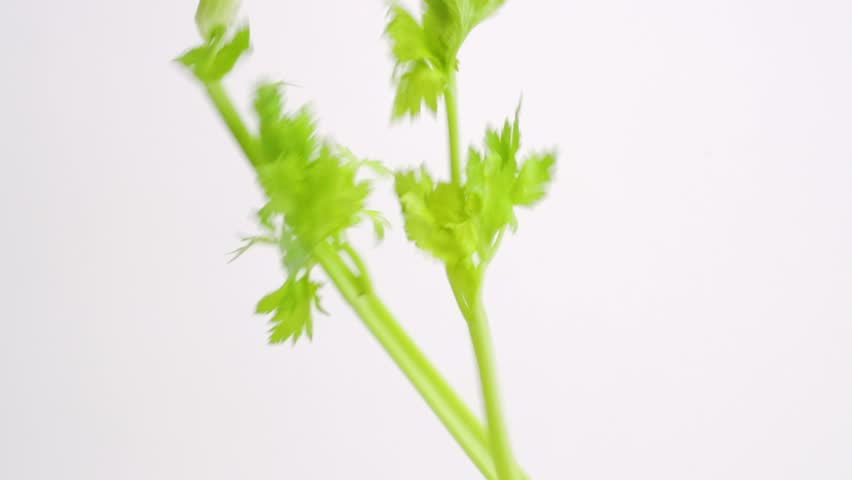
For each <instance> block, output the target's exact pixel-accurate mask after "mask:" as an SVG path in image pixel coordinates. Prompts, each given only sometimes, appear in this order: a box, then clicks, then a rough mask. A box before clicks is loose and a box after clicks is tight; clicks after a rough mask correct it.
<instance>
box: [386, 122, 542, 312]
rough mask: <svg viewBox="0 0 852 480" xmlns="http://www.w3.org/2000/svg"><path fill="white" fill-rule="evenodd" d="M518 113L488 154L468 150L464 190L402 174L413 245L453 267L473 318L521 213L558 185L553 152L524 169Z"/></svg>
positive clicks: (488, 140)
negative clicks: (503, 242)
mask: <svg viewBox="0 0 852 480" xmlns="http://www.w3.org/2000/svg"><path fill="white" fill-rule="evenodd" d="M519 110H520V109H519ZM518 113H519V111H516V113H515V119H514V121H513V122H512V123H511V124H510V123H509V121H508V120H507V121H506V122H505V123H504V124H503V128H502V130H493V129H489V130H488V131H487V133H486V134H485V140H484V148H483V150H482V151H479V150H477V149H476V148H474V147H471V148H470V149H469V150H468V157H467V164H466V175H465V181H464V183H463V184H457V183H453V182H436V181H435V180H433V179H432V177H431V175H430V174H429V172H428V171H427V169H426V168H425V167H421V168H420V170H411V171H404V172H399V173H397V174H396V182H395V186H396V193H397V196H398V198H399V202H400V205H401V206H402V212H403V217H404V219H405V231H406V233H407V235H408V238H409V239H410V240H411V241H412V242H414V243H415V244H416V245H417V246H418V247H419V248H421V249H423V250H425V251H427V252H429V253H430V254H431V255H432V256H434V257H435V258H438V259H439V260H441V261H443V262H444V263H445V264H446V266H447V269H448V272H449V273H450V280H451V281H452V283H453V285H454V287H457V291H458V294H459V296H460V297H459V301H460V307H462V308H463V311H464V312H465V313H467V312H469V311H470V310H471V308H472V305H473V300H474V298H475V297H476V295H477V294H478V290H479V287H480V285H481V282H482V278H483V276H484V274H485V269H486V268H487V266H488V264H489V262H490V261H491V259H492V258H493V257H494V255H495V254H496V252H497V248H498V247H499V245H500V241H501V239H502V237H503V233H504V232H505V230H506V229H507V228H510V229H511V230H512V231H514V230H516V229H517V219H516V216H515V211H514V209H515V208H516V207H531V206H532V205H534V204H536V203H537V202H538V201H539V200H541V199H542V198H543V197H544V194H545V190H546V187H547V185H548V183H549V182H550V180H551V178H552V175H551V170H552V168H553V165H554V161H555V152H553V151H547V152H541V153H530V154H528V155H527V156H526V157H525V159H524V160H523V162H518V160H517V154H518V150H519V148H520V127H519V123H518Z"/></svg>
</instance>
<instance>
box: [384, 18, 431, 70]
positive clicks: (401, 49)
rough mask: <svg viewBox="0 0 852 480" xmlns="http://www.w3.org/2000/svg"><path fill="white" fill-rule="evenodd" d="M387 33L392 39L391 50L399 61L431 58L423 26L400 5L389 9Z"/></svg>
mask: <svg viewBox="0 0 852 480" xmlns="http://www.w3.org/2000/svg"><path fill="white" fill-rule="evenodd" d="M388 17H389V18H390V20H389V21H388V25H387V27H386V28H385V35H387V36H388V38H389V39H390V41H391V51H392V53H393V56H394V58H395V59H396V61H397V63H404V62H416V61H420V60H423V59H426V58H429V56H430V52H429V47H428V45H427V43H426V36H425V33H424V32H423V28H422V27H421V26H420V24H419V23H418V22H417V20H416V19H415V18H414V17H413V16H412V15H411V14H410V13H408V11H407V10H405V8H403V7H401V6H399V5H392V6H391V7H390V10H388Z"/></svg>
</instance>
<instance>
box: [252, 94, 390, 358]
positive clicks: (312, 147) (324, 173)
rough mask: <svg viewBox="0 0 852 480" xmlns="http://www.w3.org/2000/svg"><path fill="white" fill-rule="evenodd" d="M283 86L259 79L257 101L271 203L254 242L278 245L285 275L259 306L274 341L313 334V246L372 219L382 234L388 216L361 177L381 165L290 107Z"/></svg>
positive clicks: (261, 172)
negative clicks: (372, 202) (369, 204)
mask: <svg viewBox="0 0 852 480" xmlns="http://www.w3.org/2000/svg"><path fill="white" fill-rule="evenodd" d="M282 91H283V84H281V83H267V84H263V85H260V86H259V87H258V88H257V92H256V95H255V101H254V108H255V112H256V113H257V117H258V130H259V135H258V141H259V144H260V152H261V155H262V158H261V159H259V161H258V164H257V166H256V171H257V177H258V182H259V183H260V185H261V186H262V187H263V191H264V192H265V194H266V197H267V199H268V202H267V203H266V205H265V206H264V207H263V208H261V209H260V211H259V212H258V217H259V219H260V224H261V226H262V228H263V229H264V234H263V235H262V236H259V237H253V238H250V239H249V242H250V244H251V243H275V244H277V245H278V247H279V249H280V251H281V258H282V265H283V267H284V269H285V270H286V271H287V274H288V278H287V281H286V282H285V283H284V285H283V286H282V287H281V288H280V289H279V290H276V291H275V292H273V293H271V294H270V295H268V296H266V297H264V299H263V300H261V302H260V304H258V312H260V313H272V312H274V314H273V316H272V323H273V327H272V329H271V330H270V341H271V342H272V343H279V342H283V341H285V340H286V339H288V338H292V339H293V341H295V340H296V339H298V338H299V336H300V335H301V332H302V331H305V332H306V333H307V335H308V337H311V335H312V320H311V318H312V317H311V310H312V305H314V306H317V305H318V302H319V297H318V296H317V291H318V288H319V285H318V284H316V283H314V282H312V281H311V280H310V273H311V270H312V268H313V267H314V266H315V265H316V261H315V260H314V258H313V255H312V252H313V249H314V248H315V247H316V246H317V245H318V244H320V243H321V242H328V241H331V242H332V243H334V244H339V243H340V242H341V241H343V234H344V232H345V230H346V229H347V228H349V227H352V226H354V225H355V224H357V223H359V222H361V221H362V220H369V221H371V222H372V223H373V226H374V228H375V229H376V235H377V236H379V237H381V236H382V235H383V234H384V226H385V224H386V222H387V221H386V220H385V219H384V217H382V216H381V214H379V213H378V212H376V211H373V210H368V209H366V208H365V201H366V198H367V194H368V193H369V192H370V185H369V182H367V181H366V180H363V179H360V178H359V177H358V174H359V171H360V169H361V167H364V166H366V167H368V168H371V169H373V170H381V167H380V166H379V165H377V164H376V162H371V161H362V160H359V159H357V158H356V157H355V156H354V155H352V153H351V152H349V151H348V150H346V149H344V148H342V147H339V146H336V145H334V144H333V143H331V142H329V141H327V140H324V139H321V138H319V136H318V135H317V132H316V121H315V120H314V118H313V115H312V114H311V113H310V111H309V110H308V109H307V108H302V109H299V110H297V111H296V112H294V113H288V112H286V111H285V109H284V98H283V94H282ZM269 239H271V240H269ZM250 244H249V246H250Z"/></svg>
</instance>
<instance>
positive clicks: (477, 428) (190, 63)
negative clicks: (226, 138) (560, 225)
mask: <svg viewBox="0 0 852 480" xmlns="http://www.w3.org/2000/svg"><path fill="white" fill-rule="evenodd" d="M502 4H503V0H424V1H423V11H422V15H421V16H420V17H419V18H415V16H414V15H412V14H411V13H409V12H408V11H407V10H406V9H404V8H403V7H401V6H399V5H392V6H391V7H390V9H389V15H388V17H389V23H388V26H387V29H386V34H387V36H388V37H389V39H390V40H391V49H392V51H393V54H394V59H395V63H396V67H395V69H394V80H395V81H396V84H397V92H396V97H395V100H394V106H393V115H392V116H393V118H395V119H398V118H401V117H405V116H409V117H412V118H413V117H416V116H418V115H419V114H420V113H421V111H422V110H423V105H424V104H425V105H426V108H427V109H428V110H431V111H433V112H436V111H437V110H438V102H439V100H441V99H443V100H444V105H445V108H446V114H447V127H448V133H449V153H450V167H451V180H450V181H448V182H446V181H438V180H436V179H433V178H432V176H431V175H430V174H429V173H428V171H427V169H426V168H425V166H424V167H422V168H421V169H420V170H417V171H404V172H397V173H396V174H395V175H394V179H395V189H396V193H397V196H398V198H399V201H400V204H401V207H402V211H403V217H404V222H405V231H406V233H407V236H408V237H409V239H411V240H412V241H413V242H414V243H415V244H416V245H417V246H418V247H420V248H421V249H423V250H425V251H427V252H428V253H429V254H431V255H433V256H434V257H436V258H437V259H439V260H441V261H442V262H443V263H444V264H445V267H446V271H447V275H448V278H449V281H450V284H451V286H452V290H453V293H454V294H455V296H456V300H457V303H458V305H459V308H460V310H461V312H462V315H463V316H464V318H465V319H466V320H467V323H468V327H469V329H470V334H471V340H472V344H473V348H474V352H475V354H476V360H477V365H478V367H479V373H480V380H481V386H482V395H483V399H484V405H485V417H486V422H485V425H484V426H483V424H482V422H481V421H480V420H479V419H478V418H477V417H476V416H475V415H474V414H473V413H472V412H471V411H470V409H469V408H468V407H467V406H466V405H465V404H464V402H462V401H461V399H460V398H459V397H458V395H457V394H456V393H455V392H454V391H453V390H452V388H451V387H450V386H449V384H448V383H447V382H446V380H444V378H443V377H442V376H441V375H440V374H439V373H438V371H437V370H436V369H435V368H434V366H433V365H432V364H431V363H430V362H429V361H428V359H427V358H426V357H425V355H423V353H422V352H421V351H420V350H419V348H418V347H417V345H416V344H415V343H414V341H413V340H412V339H411V338H410V337H409V336H408V335H407V334H406V332H405V331H404V330H403V328H402V327H401V326H400V325H399V323H397V321H396V319H395V318H394V317H393V316H392V315H391V313H390V312H389V310H388V309H387V307H386V306H385V305H384V303H383V302H382V301H381V300H380V299H379V297H378V296H377V295H376V292H375V288H374V286H373V284H372V282H371V281H370V278H369V275H368V272H367V267H366V265H365V263H364V261H363V260H362V259H361V257H360V255H359V254H358V252H357V251H356V249H355V248H354V247H353V246H352V244H351V243H350V241H349V240H348V238H347V232H348V231H349V229H351V228H352V227H353V226H355V225H357V224H359V223H361V222H365V221H369V222H371V223H372V225H373V227H374V229H375V232H376V235H377V237H379V239H381V238H382V236H383V235H384V231H385V226H386V223H387V221H386V220H385V219H384V217H383V216H382V215H381V214H380V213H379V212H377V211H375V210H371V209H369V208H367V202H366V201H367V197H368V195H369V193H370V191H371V190H372V181H371V178H372V177H374V176H375V175H384V174H388V173H389V172H388V171H387V170H386V169H385V168H384V167H382V165H381V164H380V163H378V162H374V161H367V160H362V159H359V158H358V157H356V156H355V155H354V154H352V153H351V152H350V151H349V150H347V149H346V148H344V147H342V146H340V145H338V144H337V143H335V142H334V141H332V140H331V139H329V138H327V137H323V136H321V135H320V134H319V133H318V129H317V121H316V119H315V116H314V115H313V113H312V112H311V111H310V109H309V108H307V107H302V108H299V109H295V110H292V109H290V110H288V109H287V108H285V104H286V102H285V96H284V90H285V89H284V84H283V83H274V82H266V83H262V84H260V85H259V86H258V87H257V88H256V90H255V95H254V104H253V114H254V116H255V117H256V120H257V122H256V124H257V128H256V129H255V130H256V131H254V132H252V131H251V130H250V129H249V128H248V127H247V126H246V124H245V122H243V120H242V117H241V115H240V113H239V112H238V110H237V109H236V108H235V107H234V105H233V103H232V102H231V100H230V98H229V96H228V94H227V92H226V90H225V88H224V86H223V85H222V80H223V79H224V78H225V77H226V76H227V75H228V73H230V72H231V70H232V69H233V68H234V66H235V65H236V64H237V63H238V62H239V60H240V59H241V58H243V57H244V56H245V54H246V53H247V52H248V51H249V49H250V46H251V41H250V40H251V39H250V33H249V28H248V26H246V25H241V24H240V23H239V22H238V21H237V14H238V10H239V9H238V6H239V2H237V1H235V0H201V2H200V3H199V7H198V11H197V13H196V23H197V27H198V31H199V33H200V34H201V37H202V40H203V42H202V44H201V45H199V46H196V47H195V48H192V49H190V50H188V51H187V52H185V53H184V54H183V55H181V56H180V57H179V58H178V59H177V60H178V62H180V63H181V64H182V65H184V66H185V67H186V68H187V69H188V70H189V71H190V72H191V73H192V74H193V75H194V76H195V78H196V79H197V80H198V81H199V82H200V83H201V85H202V86H203V87H204V90H205V92H206V93H207V95H208V97H209V99H210V100H211V101H212V103H213V105H214V106H215V107H216V110H217V111H218V113H219V115H220V116H221V118H222V120H223V121H224V122H225V124H226V126H227V127H228V129H229V131H230V133H231V134H232V135H233V137H234V139H235V140H236V141H237V143H238V144H239V146H240V148H241V150H242V152H243V154H244V155H245V157H246V158H247V159H248V161H249V163H250V164H251V166H252V168H253V170H254V172H255V173H256V175H257V181H258V184H259V185H260V187H261V188H262V190H263V192H264V194H265V197H266V201H265V204H264V205H263V206H262V207H261V208H260V209H259V210H258V211H257V220H258V228H259V233H258V234H257V235H254V236H250V237H247V238H245V244H244V245H243V246H242V247H241V248H239V249H237V250H236V251H235V252H234V253H235V257H237V256H239V255H241V254H243V253H244V252H245V251H246V250H248V249H250V248H251V247H252V246H254V245H258V244H266V245H272V246H274V247H276V248H277V249H278V251H279V253H280V263H281V266H282V267H283V270H284V272H285V279H284V281H283V283H282V284H281V285H280V286H279V287H278V288H276V289H275V290H274V291H272V292H271V293H269V294H267V295H265V296H264V297H263V298H261V300H260V301H259V302H258V304H257V307H256V311H257V313H260V314H265V315H269V316H270V324H271V326H270V329H269V341H270V342H271V343H281V342H284V341H286V340H292V341H293V343H296V341H297V340H298V339H300V338H301V337H302V336H307V337H308V338H312V337H313V332H314V316H315V314H316V312H322V313H325V311H324V310H323V309H322V307H321V306H320V295H319V292H320V289H321V287H322V283H321V282H320V281H319V280H317V279H316V276H317V274H321V273H325V276H326V277H327V279H328V280H329V281H330V282H329V283H330V284H331V285H332V286H333V287H334V288H335V289H336V290H337V291H338V292H339V293H340V294H341V296H342V297H343V298H344V300H345V301H346V302H347V303H348V305H349V306H350V307H351V308H352V310H353V311H354V312H355V313H356V314H357V316H358V317H359V318H360V319H361V321H362V322H363V323H364V325H365V326H366V327H367V329H368V330H369V331H370V333H371V334H372V335H373V336H374V337H375V339H376V340H377V341H378V342H379V344H380V345H381V346H382V347H383V348H384V349H385V351H386V352H387V353H388V355H389V356H390V358H391V359H392V360H393V361H394V362H395V363H396V364H397V366H399V368H400V370H401V371H402V372H403V373H404V374H405V375H406V377H407V378H408V379H409V380H410V381H411V383H412V385H413V386H414V387H415V388H416V389H417V391H418V393H420V395H421V396H422V397H423V399H424V400H425V402H426V403H427V405H428V406H429V407H430V408H431V409H432V411H433V412H434V413H435V414H436V415H437V417H438V418H439V419H440V420H441V422H442V423H443V424H444V426H445V427H446V428H447V430H448V431H449V433H450V434H451V435H452V436H453V438H454V439H455V440H456V441H457V442H458V444H459V445H460V446H461V447H462V449H463V450H464V451H465V453H466V454H467V455H468V456H469V457H470V459H471V460H472V461H473V463H474V464H475V465H476V467H477V468H478V469H479V470H480V472H481V473H482V475H483V476H484V477H485V478H487V479H489V480H516V479H522V478H526V477H525V476H524V474H523V472H522V471H521V469H520V467H519V466H518V465H517V464H516V463H515V460H514V457H513V455H512V452H511V449H510V446H509V441H508V433H507V428H506V426H505V422H504V420H503V415H502V410H501V408H500V404H499V398H498V394H497V390H498V389H497V380H496V371H495V368H494V362H493V352H492V350H493V347H492V345H491V340H490V334H489V333H488V323H487V320H486V317H485V310H484V307H483V304H482V284H483V281H484V275H485V270H486V268H487V266H488V264H489V262H490V261H491V259H492V258H493V257H494V255H495V253H496V251H497V248H498V247H499V245H500V241H501V239H502V238H503V234H504V232H505V231H506V229H511V230H513V231H514V230H515V229H516V227H517V220H516V216H515V209H516V208H517V207H529V206H532V205H533V204H535V203H537V202H538V201H539V200H540V199H541V198H542V197H543V196H544V194H545V190H546V188H547V185H548V184H549V182H550V180H551V170H552V167H553V164H554V159H555V153H554V152H553V151H543V152H538V153H535V152H534V153H528V154H527V155H526V156H525V157H523V160H519V157H518V153H519V149H520V127H519V121H518V116H519V110H520V109H518V110H516V112H515V118H514V120H513V121H512V122H510V121H508V120H507V121H506V122H505V123H504V125H503V127H502V129H489V130H487V132H486V135H485V141H484V145H483V147H482V149H481V150H478V149H476V148H473V147H471V148H470V149H469V150H468V154H467V161H466V164H465V165H464V169H462V159H461V155H460V152H459V141H458V137H459V134H458V119H457V116H458V112H457V108H456V85H455V75H456V71H457V69H458V60H457V56H458V52H459V50H460V48H461V46H462V43H463V42H464V39H465V38H466V37H467V35H468V34H469V33H470V31H471V30H472V29H473V28H474V27H475V26H476V25H478V24H480V23H481V22H482V21H484V20H485V19H486V18H489V17H490V16H491V15H493V14H494V13H495V12H496V11H497V10H498V8H499V7H500V6H501V5H502ZM365 170H369V171H371V172H373V174H374V175H372V176H370V175H367V176H365V175H363V172H364V171H365ZM462 170H464V175H463V174H462Z"/></svg>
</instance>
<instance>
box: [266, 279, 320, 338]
mask: <svg viewBox="0 0 852 480" xmlns="http://www.w3.org/2000/svg"><path fill="white" fill-rule="evenodd" d="M317 289H319V284H317V283H314V282H312V281H311V280H310V279H309V277H308V276H307V275H304V276H302V277H301V278H298V279H295V278H292V277H291V278H288V279H287V281H286V282H284V285H282V286H281V288H279V289H278V290H275V291H274V292H272V293H270V294H268V295H266V296H265V297H263V298H261V299H260V301H259V302H257V308H256V311H257V313H271V314H272V318H271V320H270V323H271V324H272V326H271V328H270V329H269V342H270V343H282V342H285V341H287V339H289V338H292V339H293V342H294V343H295V342H296V341H297V340H298V339H299V337H301V336H302V334H303V333H305V334H307V337H308V338H312V337H313V317H312V315H311V311H312V310H313V306H314V305H316V307H317V308H319V304H318V303H317V302H318V301H319V297H317ZM320 310H321V308H320Z"/></svg>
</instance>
